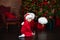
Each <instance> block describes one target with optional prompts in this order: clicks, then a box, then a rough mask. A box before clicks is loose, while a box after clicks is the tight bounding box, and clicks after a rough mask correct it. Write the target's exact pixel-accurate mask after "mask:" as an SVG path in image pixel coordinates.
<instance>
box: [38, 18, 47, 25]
mask: <svg viewBox="0 0 60 40" xmlns="http://www.w3.org/2000/svg"><path fill="white" fill-rule="evenodd" d="M38 22H39V23H40V24H47V23H48V20H47V18H45V17H40V18H39V19H38Z"/></svg>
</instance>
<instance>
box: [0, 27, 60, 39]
mask: <svg viewBox="0 0 60 40" xmlns="http://www.w3.org/2000/svg"><path fill="white" fill-rule="evenodd" d="M14 28H15V27H14ZM12 29H13V28H12ZM12 29H11V28H10V29H9V31H8V32H6V31H5V29H4V30H3V31H1V32H0V40H60V27H57V28H56V29H55V30H54V31H53V32H51V31H41V32H38V33H37V34H36V35H35V36H34V37H26V38H20V39H18V31H17V29H16V28H15V29H14V30H13V31H12Z"/></svg>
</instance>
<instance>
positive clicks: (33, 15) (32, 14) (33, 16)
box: [27, 13, 35, 19]
mask: <svg viewBox="0 0 60 40" xmlns="http://www.w3.org/2000/svg"><path fill="white" fill-rule="evenodd" d="M27 14H29V15H31V16H32V19H34V18H35V14H34V13H27Z"/></svg>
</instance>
